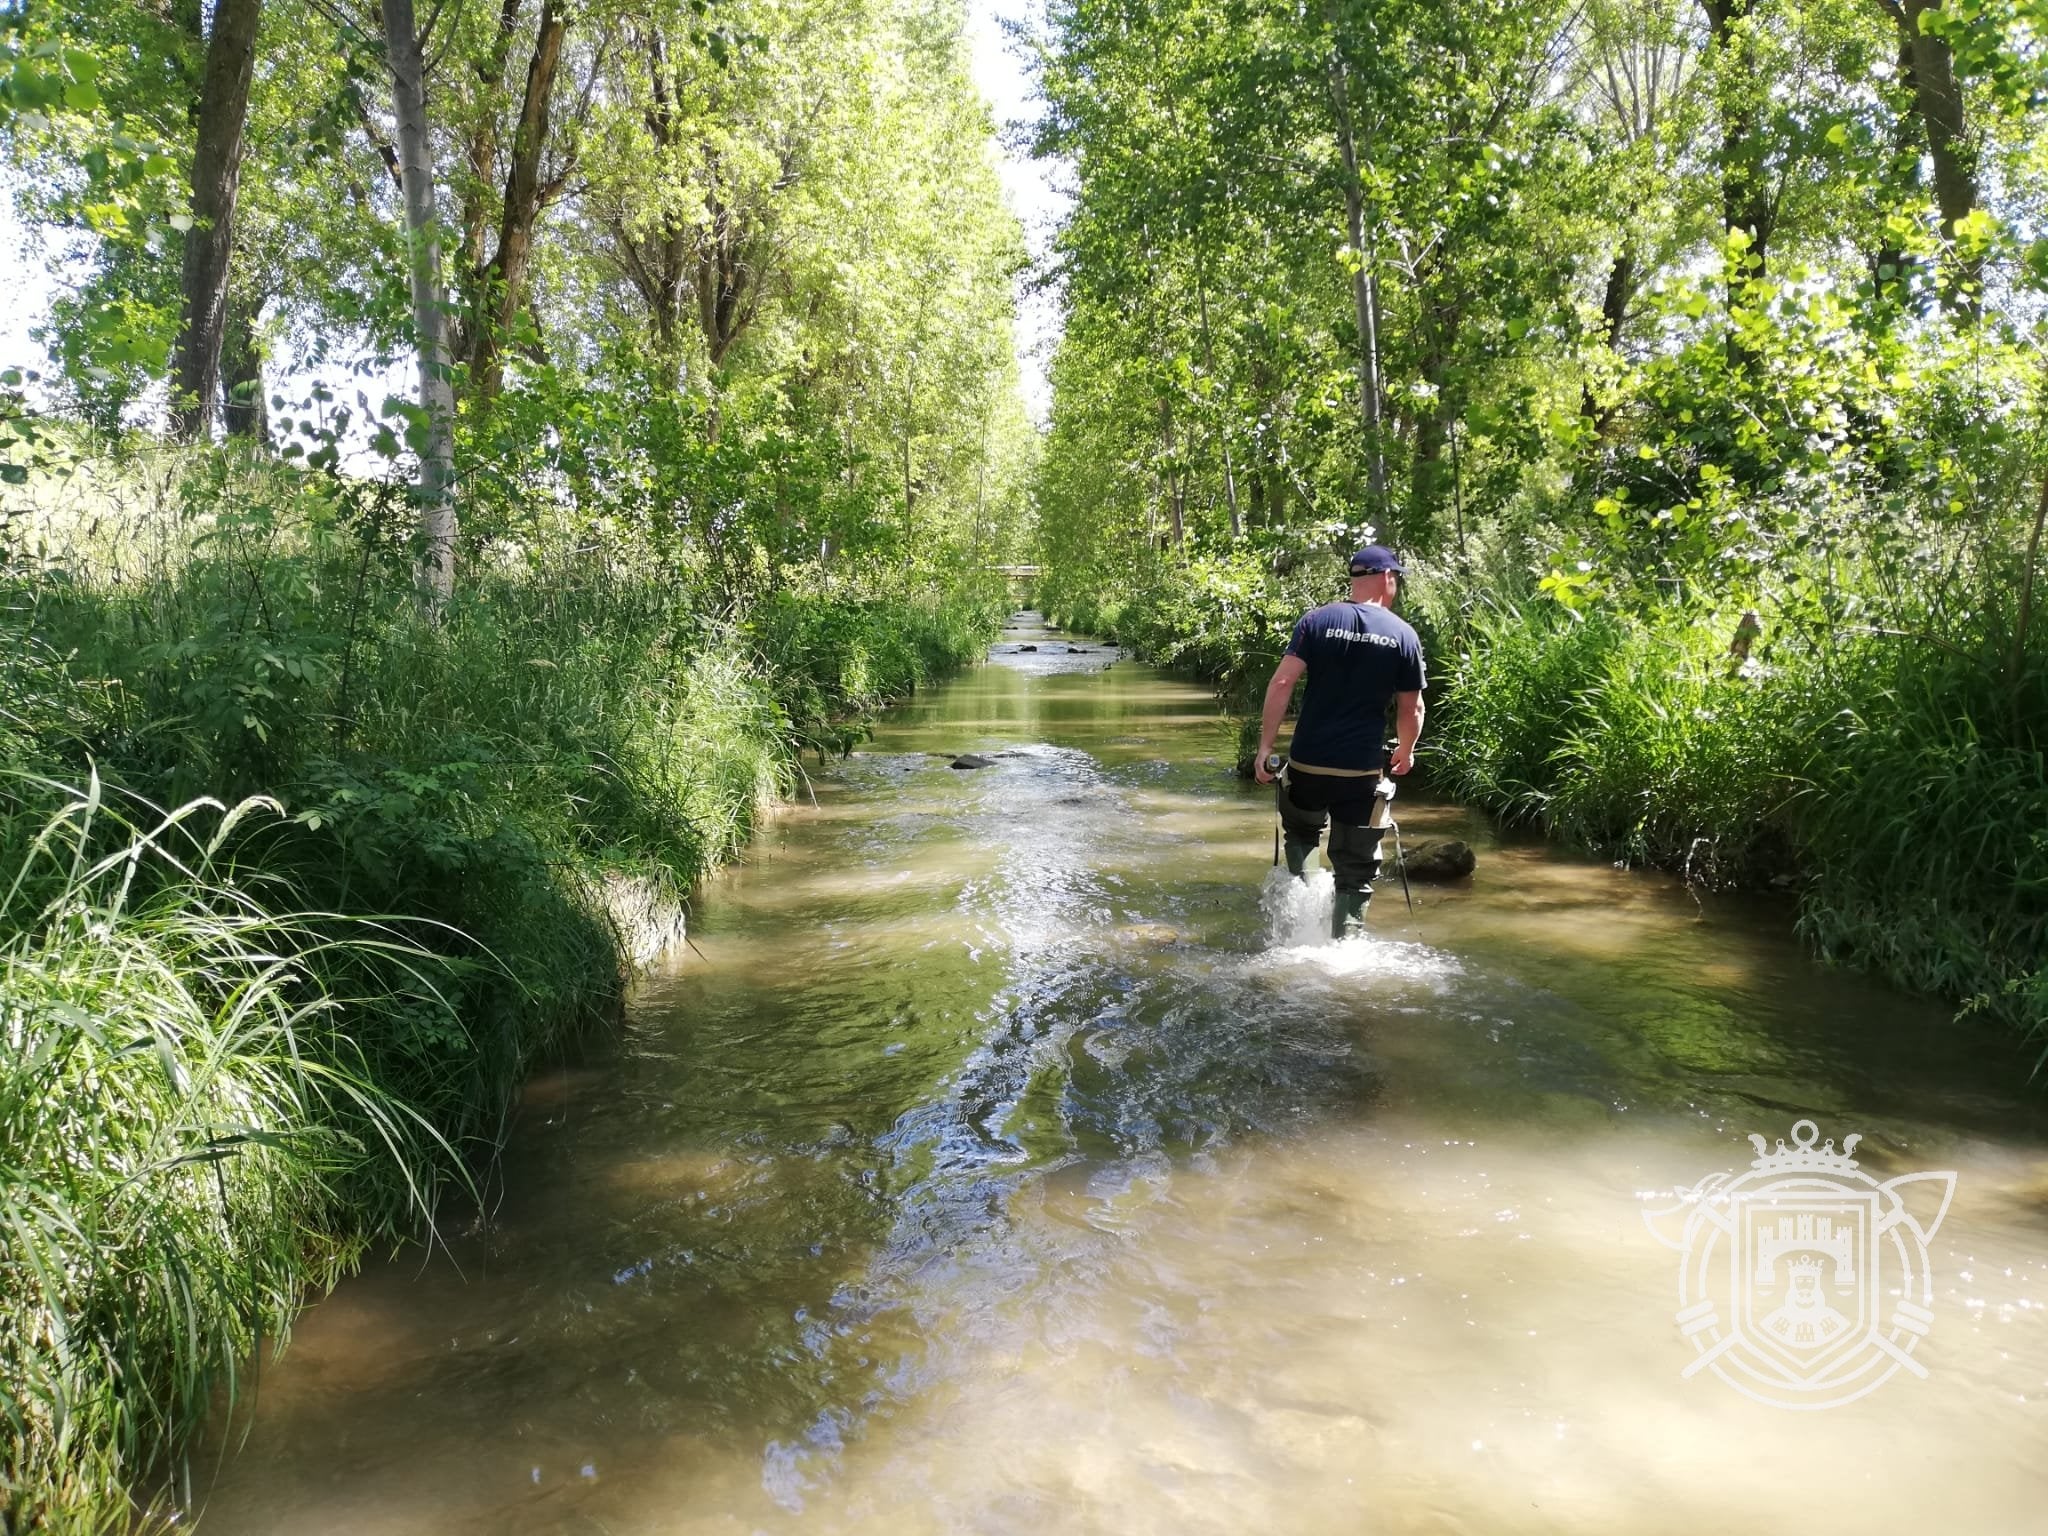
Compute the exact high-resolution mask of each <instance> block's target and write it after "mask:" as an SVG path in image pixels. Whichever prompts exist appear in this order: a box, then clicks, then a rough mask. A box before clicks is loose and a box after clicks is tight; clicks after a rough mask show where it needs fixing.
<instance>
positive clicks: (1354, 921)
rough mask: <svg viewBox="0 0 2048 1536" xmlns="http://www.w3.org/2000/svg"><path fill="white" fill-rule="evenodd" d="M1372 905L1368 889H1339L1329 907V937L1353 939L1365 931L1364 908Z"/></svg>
mask: <svg viewBox="0 0 2048 1536" xmlns="http://www.w3.org/2000/svg"><path fill="white" fill-rule="evenodd" d="M1371 905H1372V893H1371V892H1370V891H1339V892H1337V895H1336V901H1335V904H1334V905H1333V906H1332V907H1331V908H1330V937H1331V938H1333V939H1355V938H1357V937H1358V936H1359V935H1360V934H1362V933H1364V932H1365V909H1366V908H1367V907H1369V906H1371Z"/></svg>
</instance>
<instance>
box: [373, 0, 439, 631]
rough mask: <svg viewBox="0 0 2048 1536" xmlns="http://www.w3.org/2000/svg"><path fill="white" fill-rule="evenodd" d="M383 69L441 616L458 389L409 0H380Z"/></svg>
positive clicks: (426, 521) (423, 539)
mask: <svg viewBox="0 0 2048 1536" xmlns="http://www.w3.org/2000/svg"><path fill="white" fill-rule="evenodd" d="M383 12H384V50H385V63H386V64H387V66H388V67H389V68H390V71H391V106H392V114H393V116H395V117H396V118H397V120H398V174H399V184H400V186H401V187H403V189H404V192H405V234H406V245H407V254H408V256H409V258H410V261H409V265H410V269H411V279H412V317H413V330H414V331H415V333H416V335H417V348H418V352H419V369H420V413H421V417H422V426H423V428H424V441H423V442H422V443H421V445H420V450H419V454H420V482H419V508H420V521H419V544H420V548H419V555H418V563H417V564H416V565H415V567H414V571H415V574H416V576H417V579H418V582H419V588H420V598H421V602H422V604H423V606H424V607H425V608H426V609H427V611H428V612H429V613H432V614H438V613H439V612H440V609H441V605H442V604H444V603H445V602H447V600H448V598H449V597H450V596H451V595H452V594H453V592H454V590H455V504H454V501H453V500H452V499H451V492H452V490H453V482H454V478H455V437H454V433H455V388H454V385H453V383H452V382H451V380H450V379H449V375H448V340H447V330H446V325H447V315H446V310H447V303H446V299H445V296H444V293H443V290H442V286H441V236H440V222H439V218H438V216H437V214H436V212H435V208H434V160H433V147H432V144H431V143H430V142H429V140H428V137H427V93H426V61H425V60H424V59H423V58H421V56H420V40H419V30H418V28H417V27H416V26H415V25H414V22H413V0H383Z"/></svg>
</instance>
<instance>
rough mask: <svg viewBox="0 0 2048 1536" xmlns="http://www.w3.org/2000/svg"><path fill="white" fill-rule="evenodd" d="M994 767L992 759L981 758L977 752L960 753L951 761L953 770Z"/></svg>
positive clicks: (994, 763)
mask: <svg viewBox="0 0 2048 1536" xmlns="http://www.w3.org/2000/svg"><path fill="white" fill-rule="evenodd" d="M995 765H996V760H995V759H994V758H992V757H983V756H982V755H981V754H980V753H979V752H962V753H961V754H960V755H959V756H958V757H956V758H954V759H953V766H954V767H955V768H993V767H995Z"/></svg>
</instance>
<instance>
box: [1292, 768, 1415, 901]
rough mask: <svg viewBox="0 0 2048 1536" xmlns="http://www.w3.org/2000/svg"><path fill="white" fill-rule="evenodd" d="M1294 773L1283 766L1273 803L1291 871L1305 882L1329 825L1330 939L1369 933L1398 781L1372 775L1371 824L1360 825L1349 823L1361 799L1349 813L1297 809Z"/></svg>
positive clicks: (1346, 808) (1350, 806) (1368, 821)
mask: <svg viewBox="0 0 2048 1536" xmlns="http://www.w3.org/2000/svg"><path fill="white" fill-rule="evenodd" d="M1294 772H1295V770H1294V768H1293V767H1292V765H1286V766H1283V767H1282V768H1281V769H1280V772H1279V776H1278V777H1277V778H1276V779H1275V780H1274V782H1273V803H1274V805H1275V806H1276V807H1277V808H1278V810H1279V812H1280V826H1281V830H1282V832H1283V834H1284V844H1285V848H1286V853H1287V871H1288V873H1289V874H1291V875H1293V876H1294V877H1295V878H1296V879H1300V878H1301V877H1302V875H1303V874H1304V873H1305V872H1306V870H1307V867H1308V856H1309V855H1310V854H1311V853H1313V852H1315V848H1316V844H1317V843H1318V842H1319V841H1320V840H1321V838H1322V834H1323V825H1324V823H1325V822H1326V821H1327V822H1328V824H1329V828H1330V846H1329V850H1328V852H1327V853H1326V854H1325V857H1326V858H1327V859H1328V860H1329V864H1330V873H1331V875H1332V876H1334V877H1335V881H1336V886H1337V895H1336V902H1335V905H1334V906H1333V907H1332V908H1331V911H1330V937H1331V938H1333V939H1345V938H1350V937H1352V936H1353V935H1354V934H1358V933H1363V932H1364V931H1365V912H1366V908H1367V907H1368V906H1369V905H1370V904H1371V902H1372V883H1373V881H1375V880H1377V879H1378V878H1379V876H1380V839H1381V838H1382V837H1383V836H1384V835H1385V833H1386V829H1387V824H1388V822H1389V821H1390V820H1391V819H1392V816H1393V805H1392V802H1393V798H1394V781H1393V780H1392V779H1390V778H1388V777H1386V776H1385V775H1384V774H1376V775H1373V787H1372V791H1371V799H1372V808H1371V811H1370V812H1369V814H1368V816H1367V818H1366V820H1364V821H1363V822H1359V821H1353V820H1350V819H1348V818H1349V817H1350V816H1355V815H1356V814H1357V811H1358V809H1359V807H1358V804H1357V800H1356V799H1352V800H1350V801H1349V803H1347V804H1345V805H1344V807H1343V810H1344V812H1345V813H1346V814H1338V813H1337V812H1336V811H1335V810H1334V809H1331V810H1323V809H1316V810H1309V809H1306V808H1304V807H1302V806H1300V805H1297V804H1296V803H1295V801H1294V798H1293V796H1292V795H1291V794H1290V793H1289V789H1290V787H1291V786H1292V784H1293V782H1294ZM1304 772H1305V770H1304ZM1361 777H1363V776H1361ZM1361 787H1362V786H1361ZM1360 798H1362V797H1360Z"/></svg>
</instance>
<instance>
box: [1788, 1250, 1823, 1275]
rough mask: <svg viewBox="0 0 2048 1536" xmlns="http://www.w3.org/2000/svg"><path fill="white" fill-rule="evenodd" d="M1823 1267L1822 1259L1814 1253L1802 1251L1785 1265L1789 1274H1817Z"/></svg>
mask: <svg viewBox="0 0 2048 1536" xmlns="http://www.w3.org/2000/svg"><path fill="white" fill-rule="evenodd" d="M1823 1267H1824V1266H1823V1265H1822V1264H1821V1261H1820V1260H1819V1259H1817V1258H1815V1257H1814V1256H1813V1255H1812V1254H1810V1253H1802V1254H1801V1255H1800V1256H1799V1257H1798V1258H1796V1259H1794V1260H1792V1261H1791V1262H1790V1263H1788V1264H1787V1265H1786V1266H1785V1272H1786V1273H1787V1274H1789V1275H1817V1274H1819V1273H1820V1272H1821V1270H1822V1268H1823Z"/></svg>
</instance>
